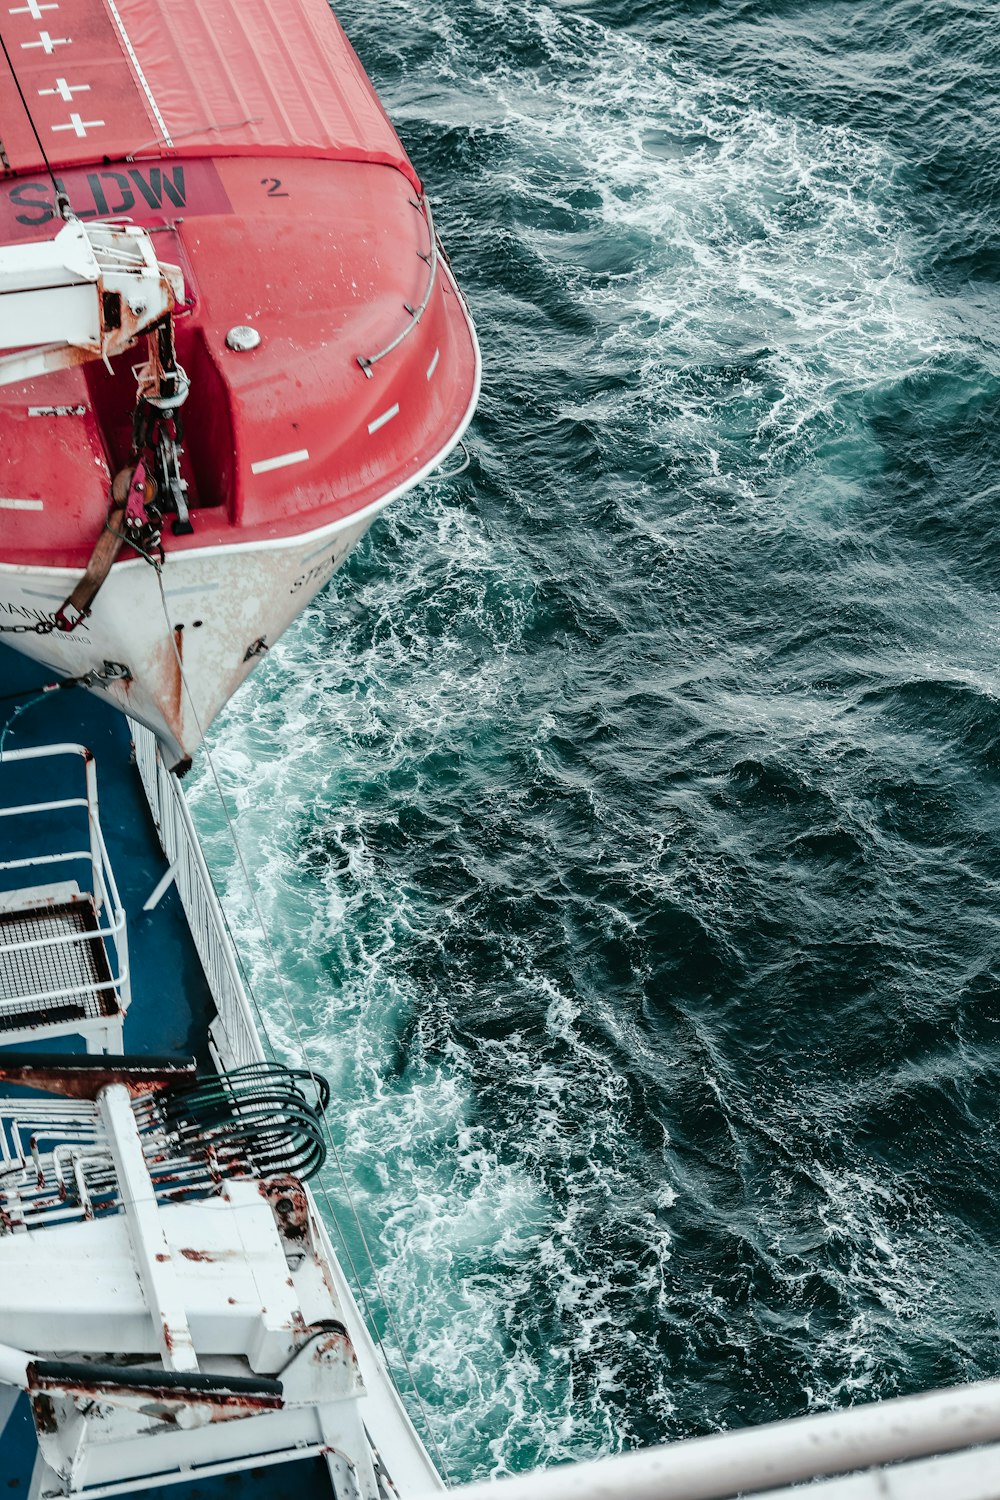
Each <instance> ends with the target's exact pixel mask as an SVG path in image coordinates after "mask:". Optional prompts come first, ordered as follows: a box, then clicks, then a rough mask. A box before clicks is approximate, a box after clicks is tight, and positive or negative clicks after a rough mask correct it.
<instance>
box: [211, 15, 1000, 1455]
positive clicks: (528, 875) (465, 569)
mask: <svg viewBox="0 0 1000 1500" xmlns="http://www.w3.org/2000/svg"><path fill="white" fill-rule="evenodd" d="M339 14H340V17H341V19H342V20H343V22H344V24H345V26H346V28H347V30H348V33H349V34H350V35H351V37H352V39H353V41H354V43H355V45H356V47H357V49H358V51H359V52H360V54H361V56H362V59H363V60H364V62H365V64H366V66H367V68H368V70H369V72H370V73H371V75H372V77H373V79H374V80H375V82H376V84H377V86H378V88H379V90H380V92H381V95H382V97H383V99H384V101H385V103H386V105H387V107H388V109H389V111H390V113H391V115H392V116H393V118H394V120H395V121H396V123H397V126H398V128H399V130H400V133H401V134H402V136H403V138H404V140H405V142H406V144H407V146H408V148H409V150H410V152H411V155H412V156H413V158H414V160H415V162H416V164H417V167H418V170H419V171H420V172H421V173H422V175H423V176H424V178H425V180H426V182H427V184H428V187H429V189H430V191H431V195H432V198H433V201H434V204H435V211H436V216H437V218H438V220H439V224H440V226H441V229H442V233H443V236H444V239H445V243H446V245H447V247H448V250H449V252H450V254H451V256H452V260H453V262H454V265H455V267H456V270H457V273H458V275H459V277H460V279H461V282H462V284H463V286H464V288H465V290H466V292H467V294H468V296H469V298H470V301H471V303H472V306H473V310H474V313H475V316H476V319H477V323H478V326H479V330H480V335H481V340H482V346H483V354H484V365H485V378H484V386H483V397H482V404H481V409H480V413H479V416H478V418H477V420H476V422H475V424H474V426H473V428H472V431H471V435H470V447H471V450H472V464H471V466H470V468H469V470H468V472H467V473H466V474H465V475H463V476H462V477H461V478H460V479H458V480H455V481H452V482H445V481H435V482H432V483H430V484H428V485H426V486H425V487H424V488H423V489H422V490H421V491H420V492H419V493H417V494H413V495H411V496H410V497H408V498H407V499H406V500H405V501H403V502H401V503H400V504H398V505H397V506H396V507H395V509H393V510H392V511H391V513H390V514H388V515H386V516H385V517H384V518H383V519H381V520H380V521H379V522H378V523H377V525H376V526H375V528H374V530H373V532H372V533H371V535H370V537H369V538H368V539H367V540H366V542H365V543H364V545H363V546H362V548H361V549H360V550H359V552H358V553H357V554H356V555H355V556H354V558H353V559H352V560H351V562H350V563H349V565H348V566H347V567H346V568H345V569H344V571H343V572H342V573H341V574H340V575H339V576H338V578H337V579H336V580H335V581H334V582H333V584H332V586H331V587H330V588H329V589H328V590H327V591H326V593H325V594H324V595H322V596H321V597H320V598H319V599H318V600H317V601H316V602H315V604H314V605H313V606H312V607H311V608H310V609H309V611H308V612H307V613H306V615H305V616H304V617H303V618H302V619H301V620H300V622H299V623H298V624H297V626H296V627H295V628H294V629H293V630H292V631H291V632H290V634H289V635H288V637H287V638H286V639H285V641H284V642H283V643H282V644H281V645H280V646H279V647H278V648H276V649H275V650H274V651H272V652H271V653H270V655H269V657H268V660H267V662H266V664H265V665H264V666H263V668H262V669H261V671H260V672H259V674H258V676H257V677H256V678H255V679H254V680H253V681H252V683H251V684H250V685H248V687H247V688H246V689H245V690H244V691H243V692H242V693H241V694H240V695H239V696H238V698H237V699H236V701H235V702H234V703H233V704H232V705H231V706H230V708H229V710H228V711H227V713H226V715H225V716H224V718H223V719H222V720H221V721H220V723H219V725H218V726H217V728H216V730H215V731H214V733H213V736H212V749H213V755H214V759H215V764H216V766H217V769H218V774H219V777H220V779H221V781H222V784H223V786H224V788H225V791H226V795H227V797H228V799H229V802H230V805H231V807H232V809H233V816H234V823H235V827H236V831H237V835H238V838H239V840H240V843H241V845H242V847H243V849H244V851H245V857H246V860H247V863H248V864H249V867H250V870H251V875H252V879H253V882H254V886H255V890H256V893H257V899H258V901H259V904H260V907H261V910H262V912H263V914H264V917H265V919H266V922H267V925H268V928H269V930H270V932H271V935H272V941H273V943H274V946H275V949H276V952H277V955H278V958H279V960H280V963H281V965H282V967H283V969H284V971H285V973H286V976H287V977H286V985H287V992H288V998H289V1000H290V1002H291V1005H292V1006H293V1007H294V1011H295V1022H294V1024H293V1022H292V1020H291V1018H290V1016H289V1012H288V1009H287V1007H286V1003H285V999H284V998H283V996H282V995H281V993H280V990H279V988H278V986H277V985H276V984H275V982H274V978H273V974H272V973H271V969H270V963H269V957H268V952H267V947H266V944H265V942H264V940H263V938H262V937H261V934H260V932H259V930H258V928H257V925H256V920H255V917H254V913H253V910H252V907H251V904H250V902H249V899H248V897H247V895H246V892H245V890H244V888H243V886H242V882H241V875H240V872H239V869H238V867H237V865H236V863H235V861H234V859H233V856H232V852H231V849H230V847H229V844H228V837H227V833H226V830H225V827H224V824H223V822H222V819H221V815H220V812H219V808H218V804H217V800H216V797H215V791H214V788H213V786H212V783H211V779H210V778H209V776H208V774H207V772H206V769H205V767H204V766H202V768H201V770H200V771H199V773H198V775H197V777H196V778H195V780H194V782H193V785H192V786H191V791H192V796H193V799H194V805H195V811H196V816H197V818H198V821H199V824H200V826H201V828H202V830H203V832H204V834H205V838H206V841H207V845H208V849H209V854H210V859H211V862H212V865H213V868H214V871H215V874H216V877H217V879H218V881H219V883H220V886H221V888H222V890H223V892H224V895H225V901H226V906H227V910H228V912H229V915H230V920H231V922H232V925H233V927H234V930H235V932H236V934H237V937H238V939H239V942H240V946H241V949H242V951H243V952H244V954H245V957H246V961H247V964H248V967H249V970H250V972H251V974H252V976H253V979H254V984H255V989H256V992H257V997H258V1001H259V1003H260V1005H261V1008H262V1011H263V1012H264V1013H265V1015H266V1017H267V1020H268V1026H269V1030H270V1032H271V1034H272V1037H273V1039H274V1042H275V1045H276V1046H277V1047H279V1048H280V1049H281V1050H283V1051H286V1052H288V1053H291V1054H295V1053H297V1052H298V1051H299V1049H300V1047H302V1046H304V1047H305V1050H306V1051H307V1052H308V1055H309V1057H310V1058H311V1059H312V1060H313V1062H314V1063H315V1064H316V1065H317V1066H319V1067H321V1068H322V1069H323V1070H324V1071H325V1072H327V1073H328V1075H329V1076H330V1078H331V1080H332V1082H333V1084H334V1104H333V1106H332V1108H331V1121H332V1127H333V1131H334V1134H335V1137H336V1140H337V1142H338V1146H339V1150H340V1153H341V1160H342V1162H343V1165H344V1170H345V1174H346V1177H347V1180H348V1182H349V1184H350V1189H351V1196H352V1198H353V1201H354V1203H355V1205H356V1208H357V1211H358V1214H359V1217H360V1222H361V1224H362V1225H363V1228H364V1233H365V1236H366V1238H367V1241H368V1244H369V1246H370V1248H371V1251H372V1254H373V1257H374V1259H375V1262H376V1263H377V1268H378V1278H379V1283H380V1285H381V1287H382V1290H383V1291H384V1293H385V1297H386V1299H387V1301H388V1302H389V1303H390V1304H391V1306H392V1309H393V1314H394V1321H395V1325H396V1327H397V1329H398V1332H399V1335H400V1338H401V1341H402V1344H403V1346H404V1350H405V1355H406V1359H407V1361H408V1362H409V1365H410V1367H411V1370H412V1373H413V1375H414V1377H415V1379H416V1383H417V1385H418V1386H419V1389H420V1392H421V1397H422V1401H423V1404H424V1407H425V1410H426V1412H427V1415H428V1417H429V1421H430V1426H431V1430H432V1435H433V1439H434V1441H435V1442H436V1443H437V1444H438V1445H439V1447H440V1450H441V1453H442V1454H443V1457H444V1460H445V1462H446V1464H447V1467H448V1470H449V1472H450V1473H451V1475H452V1477H453V1478H456V1479H463V1478H467V1477H470V1476H476V1475H486V1474H495V1473H503V1472H506V1471H508V1470H518V1469H523V1468H526V1467H529V1466H531V1465H534V1464H538V1463H551V1462H555V1461H559V1460H564V1459H567V1458H570V1457H585V1456H592V1455H595V1454H598V1453H605V1452H611V1451H616V1450H619V1449H623V1448H629V1447H632V1446H635V1445H638V1444H645V1443H651V1442H656V1441H663V1440H671V1439H675V1438H680V1437H684V1436H688V1435H692V1434H698V1433H704V1432H709V1431H712V1430H715V1429H717V1428H719V1427H722V1426H738V1425H741V1424H744V1423H750V1422H758V1421H762V1420H767V1419H771V1418H777V1417H783V1416H789V1415H793V1414H796V1413H801V1412H806V1411H810V1410H816V1409H820V1408H825V1407H830V1406H836V1405H840V1404H844V1403H849V1402H857V1401H863V1400H869V1399H871V1398H874V1397H878V1396H890V1395H894V1394H897V1393H905V1392H909V1391H915V1390H918V1389H920V1388H922V1387H925V1386H928V1385H936V1384H947V1383H949V1382H954V1381H958V1380H964V1379H973V1378H977V1377H981V1376H987V1375H997V1374H1000V1334H998V1301H997V1290H996V1289H997V1285H998V1282H1000V1254H998V1233H997V1227H998V1207H1000V1145H998V1136H997V1127H996V1115H997V1093H998V1085H1000V922H998V911H1000V830H998V813H1000V672H998V650H1000V599H998V594H997V587H998V578H1000V571H998V565H1000V538H998V535H997V530H996V526H995V517H996V514H997V505H998V501H1000V461H998V460H1000V425H998V414H1000V401H998V397H1000V357H998V351H1000V296H998V279H1000V228H998V225H1000V217H998V208H1000V188H998V186H997V184H998V183H1000V105H998V96H997V78H998V76H1000V72H998V69H1000V9H998V6H997V4H996V3H995V0H975V3H971V0H882V3H878V4H876V3H874V0H850V3H842V0H702V3H695V0H658V3H652V0H632V3H628V0H544V3H543V0H450V3H449V4H447V5H446V4H444V3H443V0H382V3H381V4H380V5H379V6H377V7H374V8H373V7H370V6H367V5H363V4H361V3H360V0H346V3H345V4H343V5H342V6H341V7H340V8H339ZM327 1182H328V1187H329V1192H330V1196H331V1201H332V1202H333V1203H334V1204H335V1205H341V1206H343V1203H344V1198H345V1194H344V1188H343V1183H342V1182H341V1180H340V1178H339V1176H338V1174H337V1172H336V1170H335V1167H334V1166H333V1165H331V1167H330V1169H329V1171H328V1173H327ZM348 1240H349V1243H350V1246H351V1249H352V1253H353V1255H354V1257H355V1259H356V1260H357V1262H358V1264H359V1269H361V1270H362V1271H363V1272H364V1274H365V1277H366V1280H367V1283H368V1285H369V1288H371V1286H372V1275H371V1273H370V1271H365V1267H364V1255H363V1248H362V1245H361V1240H360V1236H359V1234H358V1232H357V1230H356V1228H354V1227H350V1228H349V1229H348ZM373 1298H374V1306H375V1309H376V1315H377V1317H378V1319H379V1320H380V1322H381V1323H382V1324H383V1325H385V1322H386V1315H385V1314H384V1312H383V1311H382V1310H381V1307H380V1304H379V1302H378V1298H377V1297H374V1294H373ZM401 1380H402V1381H403V1382H404V1385H405V1380H406V1375H405V1371H404V1372H403V1374H402V1375H401ZM418 1415H419V1413H418Z"/></svg>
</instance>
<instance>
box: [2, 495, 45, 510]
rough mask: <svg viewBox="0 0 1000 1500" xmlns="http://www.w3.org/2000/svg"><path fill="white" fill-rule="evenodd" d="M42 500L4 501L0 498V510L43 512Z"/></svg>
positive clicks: (43, 504) (43, 503)
mask: <svg viewBox="0 0 1000 1500" xmlns="http://www.w3.org/2000/svg"><path fill="white" fill-rule="evenodd" d="M44 509H45V501H44V500H4V499H3V498H2V497H0V510H44Z"/></svg>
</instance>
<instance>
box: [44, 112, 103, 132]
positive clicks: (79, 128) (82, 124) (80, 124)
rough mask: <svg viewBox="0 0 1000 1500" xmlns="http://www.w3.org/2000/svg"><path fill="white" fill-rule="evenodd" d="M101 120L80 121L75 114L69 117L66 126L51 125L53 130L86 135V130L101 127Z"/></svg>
mask: <svg viewBox="0 0 1000 1500" xmlns="http://www.w3.org/2000/svg"><path fill="white" fill-rule="evenodd" d="M103 124H104V121H103V120H81V118H80V116H79V115H77V114H72V115H70V117H69V124H68V125H53V127H52V129H53V130H75V131H76V133H77V135H86V134H87V131H88V130H96V129H97V127H98V125H103Z"/></svg>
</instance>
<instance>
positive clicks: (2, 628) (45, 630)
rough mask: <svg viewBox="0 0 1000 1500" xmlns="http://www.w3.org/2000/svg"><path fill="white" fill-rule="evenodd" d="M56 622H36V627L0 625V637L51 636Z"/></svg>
mask: <svg viewBox="0 0 1000 1500" xmlns="http://www.w3.org/2000/svg"><path fill="white" fill-rule="evenodd" d="M55 628H56V622H55V621H54V620H36V621H35V623H34V625H0V635H51V634H52V632H53V630H55Z"/></svg>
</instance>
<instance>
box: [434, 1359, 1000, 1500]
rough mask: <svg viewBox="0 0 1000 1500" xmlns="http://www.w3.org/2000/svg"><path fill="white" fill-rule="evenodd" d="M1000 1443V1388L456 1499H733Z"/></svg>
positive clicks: (541, 1472) (562, 1471)
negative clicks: (733, 1497)
mask: <svg viewBox="0 0 1000 1500" xmlns="http://www.w3.org/2000/svg"><path fill="white" fill-rule="evenodd" d="M997 1440H1000V1380H984V1381H980V1382H978V1383H977V1384H974V1385H960V1386H954V1387H952V1388H951V1389H949V1390H943V1391H925V1392H922V1393H921V1394H920V1395H918V1396H904V1397H900V1398H897V1399H895V1400H892V1401H873V1402H870V1403H869V1404H867V1405H865V1406H855V1407H849V1408H846V1409H844V1410H841V1411H832V1412H822V1413H818V1414H816V1415H814V1416H807V1417H795V1418H793V1419H792V1420H790V1421H786V1422H769V1423H766V1424H765V1425H763V1426H760V1427H751V1428H744V1429H740V1430H737V1431H735V1432H721V1433H717V1434H713V1435H712V1436H711V1437H703V1438H691V1439H688V1440H686V1441H684V1442H679V1443H671V1444H668V1445H666V1446H663V1447H657V1448H644V1449H640V1450H638V1451H637V1452H633V1453H621V1454H617V1455H616V1456H614V1457H612V1458H602V1459H596V1460H592V1461H589V1462H586V1463H578V1464H565V1465H561V1466H555V1467H553V1468H550V1469H536V1470H535V1471H534V1472H532V1473H529V1474H519V1475H514V1476H513V1477H511V1478H506V1479H498V1480H495V1481H493V1482H490V1481H485V1482H481V1483H478V1484H466V1485H460V1486H458V1487H457V1488H456V1489H453V1490H451V1491H450V1493H449V1500H729V1497H731V1496H734V1495H737V1494H753V1493H759V1492H760V1491H761V1490H770V1489H777V1488H781V1487H782V1486H784V1485H789V1484H795V1483H797V1482H800V1481H802V1480H806V1479H812V1478H813V1477H815V1476H818V1475H825V1474H844V1473H847V1472H848V1471H850V1470H853V1469H867V1468H871V1467H872V1466H874V1465H876V1464H886V1463H893V1462H895V1461H897V1460H899V1459H906V1458H922V1457H925V1456H927V1455H930V1454H939V1453H952V1452H955V1451H957V1450H958V1449H963V1448H971V1447H972V1446H973V1445H975V1444H977V1443H988V1442H995V1441H997Z"/></svg>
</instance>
